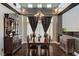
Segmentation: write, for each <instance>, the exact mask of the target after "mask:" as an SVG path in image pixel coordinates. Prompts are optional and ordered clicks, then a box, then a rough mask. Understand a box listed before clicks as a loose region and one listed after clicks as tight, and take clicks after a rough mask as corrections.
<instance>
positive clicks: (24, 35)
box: [22, 16, 27, 43]
mask: <svg viewBox="0 0 79 59" xmlns="http://www.w3.org/2000/svg"><path fill="white" fill-rule="evenodd" d="M26 38H27V16H22V43H26V42H27V39H26Z"/></svg>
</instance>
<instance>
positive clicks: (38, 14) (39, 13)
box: [34, 10, 44, 20]
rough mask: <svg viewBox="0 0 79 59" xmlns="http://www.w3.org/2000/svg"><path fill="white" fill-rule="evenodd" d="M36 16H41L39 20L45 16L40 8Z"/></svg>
mask: <svg viewBox="0 0 79 59" xmlns="http://www.w3.org/2000/svg"><path fill="white" fill-rule="evenodd" d="M34 16H35V17H38V18H39V19H38V20H41V17H43V16H44V14H43V13H42V12H41V11H40V10H38V12H37V13H36V14H35V15H34Z"/></svg>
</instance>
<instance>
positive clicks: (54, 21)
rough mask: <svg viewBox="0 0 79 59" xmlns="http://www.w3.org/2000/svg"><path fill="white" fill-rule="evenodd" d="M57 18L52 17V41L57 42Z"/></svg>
mask: <svg viewBox="0 0 79 59" xmlns="http://www.w3.org/2000/svg"><path fill="white" fill-rule="evenodd" d="M57 28H58V16H53V41H57V36H58V29H57Z"/></svg>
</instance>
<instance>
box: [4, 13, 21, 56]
mask: <svg viewBox="0 0 79 59" xmlns="http://www.w3.org/2000/svg"><path fill="white" fill-rule="evenodd" d="M17 17H18V16H17V15H16V14H5V15H4V55H14V54H15V53H16V51H18V49H20V48H21V39H19V38H18V22H17Z"/></svg>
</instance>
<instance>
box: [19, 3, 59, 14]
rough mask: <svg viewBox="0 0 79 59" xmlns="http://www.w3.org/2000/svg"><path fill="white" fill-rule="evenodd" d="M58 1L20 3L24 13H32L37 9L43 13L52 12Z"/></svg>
mask: <svg viewBox="0 0 79 59" xmlns="http://www.w3.org/2000/svg"><path fill="white" fill-rule="evenodd" d="M59 4H60V3H20V5H21V7H22V10H24V11H23V13H24V14H25V15H34V14H36V13H37V12H38V11H39V10H40V11H41V12H42V13H44V14H45V15H52V14H54V12H53V10H54V9H55V8H57V7H58V6H59Z"/></svg>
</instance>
